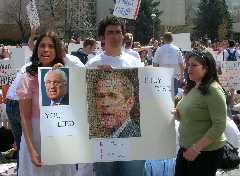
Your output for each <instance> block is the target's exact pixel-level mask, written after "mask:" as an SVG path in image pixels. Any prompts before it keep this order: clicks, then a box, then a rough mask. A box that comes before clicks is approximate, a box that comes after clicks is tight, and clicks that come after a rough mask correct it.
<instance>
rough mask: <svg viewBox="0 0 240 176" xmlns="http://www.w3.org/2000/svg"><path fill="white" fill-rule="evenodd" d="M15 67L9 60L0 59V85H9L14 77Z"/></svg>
mask: <svg viewBox="0 0 240 176" xmlns="http://www.w3.org/2000/svg"><path fill="white" fill-rule="evenodd" d="M17 71H18V70H17V69H15V68H13V66H12V62H11V61H10V60H1V61H0V86H2V85H10V84H11V83H12V82H13V80H14V79H15V77H16V74H17Z"/></svg>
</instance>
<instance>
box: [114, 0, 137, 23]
mask: <svg viewBox="0 0 240 176" xmlns="http://www.w3.org/2000/svg"><path fill="white" fill-rule="evenodd" d="M140 4H141V0H116V4H115V8H114V11H113V15H114V16H117V17H121V18H127V19H134V20H135V19H136V18H137V16H138V11H139V8H140Z"/></svg>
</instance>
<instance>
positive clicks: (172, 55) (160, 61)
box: [153, 32, 184, 95]
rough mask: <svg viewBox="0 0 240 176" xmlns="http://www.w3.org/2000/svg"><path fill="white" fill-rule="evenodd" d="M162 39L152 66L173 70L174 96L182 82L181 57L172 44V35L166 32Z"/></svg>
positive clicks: (178, 50)
mask: <svg viewBox="0 0 240 176" xmlns="http://www.w3.org/2000/svg"><path fill="white" fill-rule="evenodd" d="M163 39H164V45H162V46H161V47H159V48H158V49H157V51H156V53H155V55H154V58H153V66H154V67H161V66H162V67H169V68H174V95H176V94H177V91H178V88H179V87H180V85H181V84H182V82H183V72H184V66H183V56H182V53H181V51H180V49H179V48H178V47H177V46H175V45H173V44H172V42H173V36H172V33H170V32H166V33H165V34H164V36H163Z"/></svg>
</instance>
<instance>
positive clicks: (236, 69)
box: [217, 61, 240, 90]
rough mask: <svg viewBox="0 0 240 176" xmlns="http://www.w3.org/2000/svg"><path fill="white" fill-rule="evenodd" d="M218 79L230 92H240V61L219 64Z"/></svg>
mask: <svg viewBox="0 0 240 176" xmlns="http://www.w3.org/2000/svg"><path fill="white" fill-rule="evenodd" d="M218 63H219V64H220V67H219V66H218V67H217V68H218V77H219V81H220V83H221V85H222V86H223V87H224V88H225V89H227V90H229V89H236V90H240V61H222V62H218Z"/></svg>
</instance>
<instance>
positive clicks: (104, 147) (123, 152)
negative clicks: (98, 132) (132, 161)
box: [94, 138, 130, 161]
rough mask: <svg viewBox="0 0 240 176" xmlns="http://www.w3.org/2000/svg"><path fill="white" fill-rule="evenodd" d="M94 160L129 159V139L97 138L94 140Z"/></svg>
mask: <svg viewBox="0 0 240 176" xmlns="http://www.w3.org/2000/svg"><path fill="white" fill-rule="evenodd" d="M94 153H95V155H94V156H95V161H114V160H115V161H118V160H121V161H123V160H129V153H130V151H129V141H128V140H127V139H121V138H118V139H104V140H101V139H97V141H94Z"/></svg>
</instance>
